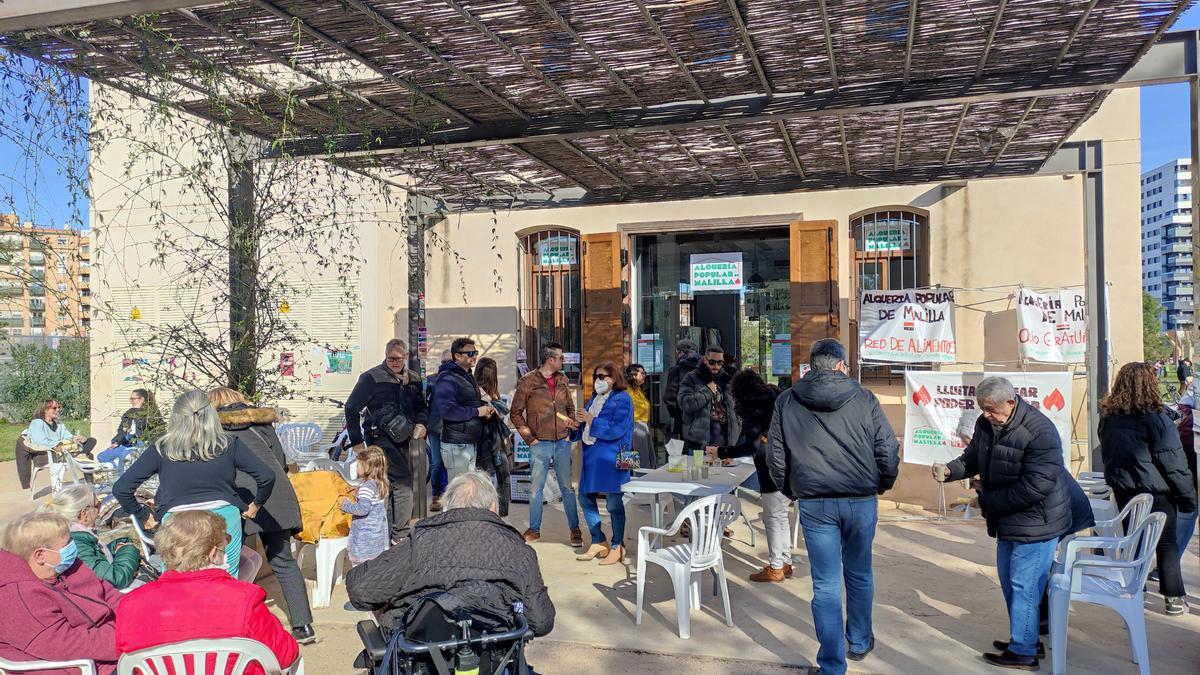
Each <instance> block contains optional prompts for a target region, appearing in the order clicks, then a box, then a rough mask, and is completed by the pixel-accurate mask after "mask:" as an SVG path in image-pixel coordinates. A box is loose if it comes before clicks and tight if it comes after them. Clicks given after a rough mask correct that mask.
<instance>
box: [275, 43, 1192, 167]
mask: <svg viewBox="0 0 1200 675" xmlns="http://www.w3.org/2000/svg"><path fill="white" fill-rule="evenodd" d="M1176 42H1177V41H1171V42H1164V43H1163V44H1165V45H1167V46H1168V48H1171V49H1176V48H1178V45H1177V44H1176ZM1147 58H1149V55H1148V57H1147ZM1189 62H1190V61H1189ZM1135 70H1136V71H1137V77H1123V78H1121V79H1119V80H1118V81H1115V82H1114V81H1113V80H1112V76H1111V71H1110V70H1107V69H1104V68H1098V69H1097V70H1094V71H1091V72H1088V71H1085V70H1084V69H1076V70H1074V71H1073V72H1072V73H1071V74H1070V75H1069V76H1068V75H1064V74H1061V73H1057V74H1052V75H1050V76H1048V77H1047V78H1045V81H1044V82H1043V83H1042V84H1041V85H1031V86H1028V87H1023V88H1014V87H1013V82H1012V78H1011V76H1009V75H991V76H985V77H983V78H981V79H979V80H975V79H974V78H971V77H966V78H953V79H949V80H943V81H937V82H918V83H913V84H910V85H909V86H907V87H901V86H898V85H897V84H894V83H893V84H881V85H870V86H860V87H854V88H842V89H841V90H840V91H825V92H820V93H814V94H804V93H800V94H778V93H777V94H775V95H773V96H740V97H731V98H726V99H720V100H714V101H712V102H711V103H710V104H704V103H702V102H696V101H691V102H686V103H675V104H668V105H662V106H652V107H649V108H640V107H638V108H623V109H617V110H606V111H595V112H590V113H588V114H586V115H579V114H573V113H568V114H559V115H548V116H537V117H534V118H533V119H530V120H505V121H499V122H480V123H474V124H457V125H454V124H452V125H447V126H446V127H444V128H442V129H438V130H431V131H427V132H423V133H413V132H407V131H403V130H401V131H382V132H379V133H371V134H364V135H356V134H348V135H339V136H334V137H330V138H312V139H297V140H294V141H288V142H285V143H283V144H281V147H282V148H284V149H285V150H286V151H287V152H289V153H291V154H295V155H312V154H324V153H326V152H327V151H330V150H332V152H334V153H351V154H354V153H362V152H366V153H367V154H372V153H381V152H382V153H388V152H422V151H427V150H431V149H433V148H443V149H445V148H466V147H480V146H490V145H522V144H530V143H545V142H556V141H560V140H573V139H578V138H588V137H594V136H604V135H611V134H634V133H647V132H658V131H666V130H678V129H697V128H704V127H710V128H715V127H718V126H720V125H722V124H725V125H742V124H753V123H757V122H772V123H774V122H777V121H786V120H789V119H799V118H817V117H840V116H845V115H857V114H861V113H867V112H878V111H886V110H912V109H916V108H928V107H938V106H951V105H970V104H972V103H982V102H989V101H991V102H998V101H1010V100H1017V99H1029V98H1034V97H1046V96H1062V95H1068V94H1081V93H1095V92H1103V91H1110V90H1114V89H1122V88H1129V87H1141V86H1147V85H1152V84H1169V83H1174V82H1186V81H1187V80H1188V78H1189V77H1190V76H1191V75H1192V74H1193V73H1194V69H1192V70H1188V68H1185V67H1183V63H1182V60H1181V59H1174V60H1173V59H1169V58H1165V57H1164V58H1160V59H1155V60H1154V61H1153V64H1152V65H1148V66H1146V67H1144V68H1136V69H1135ZM1131 72H1133V71H1131ZM964 116H965V111H964ZM952 151H953V148H951V152H952Z"/></svg>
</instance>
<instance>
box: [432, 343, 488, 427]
mask: <svg viewBox="0 0 1200 675" xmlns="http://www.w3.org/2000/svg"><path fill="white" fill-rule="evenodd" d="M434 405H436V406H437V409H438V411H437V414H438V416H439V417H440V418H441V425H442V433H441V440H442V442H443V443H477V442H479V437H480V436H481V435H482V434H483V418H482V417H480V416H479V413H478V409H479V408H480V407H482V406H483V398H482V397H481V396H480V395H479V385H478V384H475V376H473V375H471V373H468V372H467V371H465V370H463V369H462V368H461V367H459V365H458V364H456V363H454V362H453V361H448V362H446V363H443V364H442V366H441V368H438V375H437V382H436V383H435V384H434ZM468 415H469V417H468ZM464 418H465V419H464Z"/></svg>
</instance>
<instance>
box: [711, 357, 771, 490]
mask: <svg viewBox="0 0 1200 675" xmlns="http://www.w3.org/2000/svg"><path fill="white" fill-rule="evenodd" d="M745 381H746V382H749V384H745V385H744V384H742V383H743V380H741V379H739V378H738V376H737V375H734V376H733V381H732V382H730V385H729V395H730V396H731V397H732V398H733V406H734V411H735V412H736V414H737V416H738V419H739V420H741V433H740V434H739V435H738V438H737V442H736V443H735V444H733V445H726V446H722V447H721V448H719V449H718V450H717V456H719V457H721V458H728V457H751V456H753V457H754V468H755V470H756V472H757V473H758V484H759V487H760V490H759V492H760V493H761V494H767V493H769V492H779V487H778V486H777V485H775V481H773V480H771V472H770V470H769V469H768V468H767V446H766V445H764V444H762V443H760V442H759V438H760V437H761V436H766V435H767V434H768V433H769V432H770V431H771V416H772V415H773V414H774V412H775V400H776V399H778V398H779V387H776V386H775V385H773V384H764V385H762V386H751V385H752V384H755V383H753V382H752V381H750V380H749V379H747V380H745Z"/></svg>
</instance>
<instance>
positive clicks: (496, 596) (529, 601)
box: [346, 509, 554, 636]
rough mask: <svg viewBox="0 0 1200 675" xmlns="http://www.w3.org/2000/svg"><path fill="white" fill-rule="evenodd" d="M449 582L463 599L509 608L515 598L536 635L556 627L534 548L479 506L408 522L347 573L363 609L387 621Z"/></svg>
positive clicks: (349, 587)
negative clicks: (401, 534) (392, 541)
mask: <svg viewBox="0 0 1200 675" xmlns="http://www.w3.org/2000/svg"><path fill="white" fill-rule="evenodd" d="M472 582H487V583H486V585H484V584H479V583H472ZM451 590H456V591H462V592H463V593H464V594H465V595H470V596H471V598H472V602H469V603H468V604H470V605H473V606H475V607H476V608H478V609H488V610H491V611H494V612H495V613H497V614H506V613H507V612H508V610H510V609H511V607H512V604H513V603H514V602H517V601H520V602H522V603H524V605H525V619H526V621H528V622H529V627H530V628H531V629H533V633H534V635H538V636H542V635H546V634H547V633H549V632H550V631H551V630H552V629H553V628H554V603H552V602H551V601H550V594H549V593H548V592H547V590H546V583H545V582H544V581H543V580H542V571H541V569H540V568H539V567H538V558H537V553H535V552H534V550H533V549H532V548H531V547H530V546H529V544H526V543H525V540H524V539H523V538H522V537H521V533H520V532H517V531H516V530H514V529H513V528H512V527H511V526H509V525H508V524H507V523H505V522H504V521H503V520H501V519H500V517H499V516H497V515H496V514H494V513H492V512H491V511H486V510H484V509H451V510H449V511H444V512H442V513H439V514H436V515H433V516H430V517H429V518H426V519H424V520H422V521H420V522H418V523H417V524H416V525H415V526H413V528H412V530H411V536H410V537H408V538H405V539H403V540H401V541H400V542H399V543H397V544H396V545H395V546H393V547H391V548H389V549H388V550H386V551H384V552H383V554H381V555H380V556H379V557H378V558H375V559H374V560H369V561H367V562H365V563H361V564H359V565H356V566H355V567H354V569H352V570H350V572H349V574H347V575H346V591H347V593H349V595H350V602H351V603H352V604H353V605H354V606H355V607H357V608H358V609H360V610H364V611H382V612H383V617H382V620H381V621H380V625H383V626H385V627H394V626H395V622H396V621H397V620H399V619H400V618H401V617H403V616H404V612H405V611H407V610H408V607H409V605H410V604H412V602H413V601H414V600H415V599H417V598H418V597H419V596H421V595H425V594H427V593H430V592H432V591H451ZM456 595H457V592H456ZM481 605H482V606H481Z"/></svg>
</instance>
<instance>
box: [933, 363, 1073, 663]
mask: <svg viewBox="0 0 1200 675" xmlns="http://www.w3.org/2000/svg"><path fill="white" fill-rule="evenodd" d="M975 399H976V402H977V403H978V404H979V411H980V415H979V419H978V420H976V422H975V433H974V434H973V435H972V436H971V442H970V443H968V444H967V447H966V448H965V449H964V450H963V453H962V455H960V456H959V457H958V459H955V460H954V461H952V462H950V464H948V465H944V464H935V465H933V476H934V478H935V479H937V480H939V481H951V480H963V479H965V478H971V477H972V476H979V479H980V490H979V508H980V510H982V511H983V515H984V518H986V519H987V529H988V534H989V535H991V536H993V537H995V538H996V570H997V574H998V575H999V577H1000V588H1001V590H1002V591H1003V592H1004V601H1005V602H1004V604H1005V606H1007V607H1008V617H1009V632H1010V634H1011V636H1010V639H1009V640H1008V641H1007V642H1006V641H1003V640H998V641H996V642H994V643H993V646H994V647H995V648H996V649H999V650H1001V651H1000V653H999V654H996V653H991V652H985V653H984V654H983V658H984V659H985V660H986V661H987V662H988V663H991V664H992V665H996V666H1001V667H1004V668H1018V669H1023V670H1037V669H1038V647H1039V645H1038V621H1037V606H1038V603H1039V602H1040V601H1041V598H1042V594H1043V593H1044V592H1045V590H1046V582H1047V581H1048V580H1049V578H1050V567H1051V565H1052V564H1053V563H1054V551H1055V549H1056V548H1057V547H1058V540H1059V538H1060V537H1061V536H1062V535H1064V534H1066V533H1067V532H1070V531H1072V530H1071V528H1072V527H1073V526H1074V521H1076V520H1077V518H1076V516H1075V515H1074V509H1073V508H1072V490H1071V489H1070V483H1071V482H1072V479H1071V476H1070V474H1068V473H1067V471H1066V469H1065V468H1064V467H1063V449H1062V439H1061V437H1060V436H1059V435H1058V430H1057V429H1056V428H1055V427H1054V423H1053V422H1051V421H1050V419H1049V418H1048V417H1046V416H1045V415H1043V414H1042V413H1041V412H1040V411H1038V410H1037V409H1035V408H1034V407H1033V406H1031V405H1030V404H1029V403H1027V402H1025V401H1023V400H1022V399H1021V398H1020V397H1019V396H1017V392H1016V388H1015V387H1013V385H1012V383H1011V382H1009V381H1008V380H1006V379H1004V378H1002V377H988V378H984V380H983V381H982V382H980V383H979V385H978V386H977V387H975ZM1076 501H1078V499H1077V496H1076ZM1080 510H1082V509H1080Z"/></svg>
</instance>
